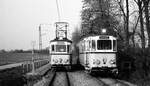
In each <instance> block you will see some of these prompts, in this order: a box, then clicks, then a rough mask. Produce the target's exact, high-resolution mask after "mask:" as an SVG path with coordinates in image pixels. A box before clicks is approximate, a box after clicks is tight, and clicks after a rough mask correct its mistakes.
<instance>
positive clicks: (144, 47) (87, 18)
mask: <svg viewBox="0 0 150 86" xmlns="http://www.w3.org/2000/svg"><path fill="white" fill-rule="evenodd" d="M82 2H83V6H82V11H81V25H80V27H76V29H75V31H74V33H73V34H72V35H73V36H72V40H73V43H75V44H76V43H78V41H80V39H81V38H83V37H86V36H88V35H93V34H96V35H100V34H101V29H103V28H106V29H107V31H109V32H108V33H109V34H110V35H113V36H116V37H117V38H118V50H121V51H123V52H125V53H127V54H129V55H130V56H132V57H134V58H135V59H136V60H135V63H134V64H135V65H136V69H137V70H136V72H135V73H134V74H137V75H134V74H133V75H134V76H135V77H136V78H137V76H141V77H142V78H144V79H145V78H147V76H148V75H150V74H149V71H150V55H149V53H150V18H149V17H150V0H83V1H82ZM138 74H139V75H138ZM137 79H139V78H137ZM139 80H141V79H139Z"/></svg>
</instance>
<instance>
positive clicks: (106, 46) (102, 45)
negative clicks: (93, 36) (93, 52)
mask: <svg viewBox="0 0 150 86" xmlns="http://www.w3.org/2000/svg"><path fill="white" fill-rule="evenodd" d="M111 48H112V45H111V40H98V41H97V49H98V50H110V49H111Z"/></svg>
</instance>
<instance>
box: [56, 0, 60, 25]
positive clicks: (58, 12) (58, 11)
mask: <svg viewBox="0 0 150 86" xmlns="http://www.w3.org/2000/svg"><path fill="white" fill-rule="evenodd" d="M56 5H57V14H58V21H59V22H60V10H59V5H58V0H56Z"/></svg>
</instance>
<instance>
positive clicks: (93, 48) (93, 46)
mask: <svg viewBox="0 0 150 86" xmlns="http://www.w3.org/2000/svg"><path fill="white" fill-rule="evenodd" d="M95 47H96V44H95V40H92V50H95Z"/></svg>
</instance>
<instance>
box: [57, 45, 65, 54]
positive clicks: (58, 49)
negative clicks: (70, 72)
mask: <svg viewBox="0 0 150 86" xmlns="http://www.w3.org/2000/svg"><path fill="white" fill-rule="evenodd" d="M56 52H66V45H56Z"/></svg>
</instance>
